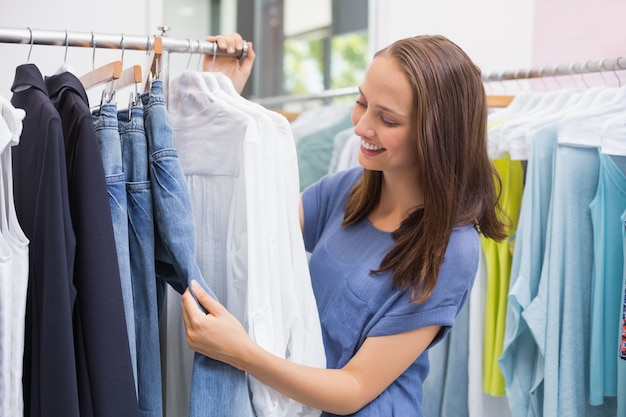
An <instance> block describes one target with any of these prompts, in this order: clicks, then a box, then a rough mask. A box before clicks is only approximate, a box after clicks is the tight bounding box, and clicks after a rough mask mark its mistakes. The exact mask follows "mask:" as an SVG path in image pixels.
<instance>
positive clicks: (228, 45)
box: [202, 32, 256, 94]
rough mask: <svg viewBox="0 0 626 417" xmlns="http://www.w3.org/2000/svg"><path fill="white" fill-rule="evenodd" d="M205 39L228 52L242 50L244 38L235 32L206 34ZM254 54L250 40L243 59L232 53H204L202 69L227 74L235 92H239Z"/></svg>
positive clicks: (252, 61)
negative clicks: (215, 34)
mask: <svg viewBox="0 0 626 417" xmlns="http://www.w3.org/2000/svg"><path fill="white" fill-rule="evenodd" d="M206 41H207V42H216V43H217V47H218V48H219V49H222V50H225V51H226V52H228V53H229V54H234V53H235V52H237V51H241V50H243V43H244V40H243V38H242V37H241V35H240V34H239V33H237V32H233V33H232V34H230V35H217V36H207V38H206ZM237 55H239V54H237ZM255 56H256V55H255V53H254V50H253V48H252V42H248V49H247V51H246V56H245V57H244V58H243V59H239V58H238V57H237V56H234V55H215V56H214V55H213V54H205V55H204V57H203V60H202V69H203V70H204V71H214V72H221V73H223V74H225V75H227V76H228V77H229V78H230V79H231V80H232V82H233V85H234V86H235V89H236V90H237V92H239V94H241V92H242V91H243V88H244V87H245V86H246V82H247V81H248V78H249V77H250V74H251V72H252V65H253V64H254V58H255Z"/></svg>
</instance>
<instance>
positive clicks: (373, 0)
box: [369, 0, 541, 73]
mask: <svg viewBox="0 0 626 417" xmlns="http://www.w3.org/2000/svg"><path fill="white" fill-rule="evenodd" d="M537 1H541V0H537ZM369 7H370V9H369V12H370V26H371V30H372V32H371V34H372V37H371V38H372V39H371V47H372V50H373V51H376V50H378V49H380V48H382V47H384V46H386V45H388V44H389V43H391V42H393V41H394V40H397V39H400V38H404V37H408V36H415V35H422V34H430V35H433V34H441V35H444V36H446V37H448V38H449V39H450V40H452V41H453V42H455V43H457V44H458V45H459V46H460V47H461V48H463V49H464V50H465V52H467V54H468V55H469V56H470V58H472V60H473V61H474V62H475V63H476V64H477V65H478V66H479V67H480V68H481V69H482V71H483V72H484V73H490V72H496V71H498V72H499V71H503V70H508V69H517V68H524V67H527V66H529V65H530V62H531V56H532V29H533V21H532V19H533V0H472V1H467V0H446V1H436V0H431V1H407V0H370V3H369Z"/></svg>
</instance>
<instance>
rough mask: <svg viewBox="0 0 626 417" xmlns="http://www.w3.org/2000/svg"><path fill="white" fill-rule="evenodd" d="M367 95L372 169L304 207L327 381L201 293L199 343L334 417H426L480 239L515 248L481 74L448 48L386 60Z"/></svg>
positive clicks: (187, 298) (401, 49) (357, 115)
mask: <svg viewBox="0 0 626 417" xmlns="http://www.w3.org/2000/svg"><path fill="white" fill-rule="evenodd" d="M359 91H360V94H359V98H358V99H357V101H356V103H355V104H354V109H353V111H352V122H353V123H354V132H355V133H356V135H358V137H359V138H360V141H361V149H360V152H359V161H360V162H361V164H362V167H357V168H353V169H348V170H344V171H340V172H337V173H334V174H331V175H327V176H324V177H323V178H321V179H320V180H319V181H316V182H315V183H313V184H312V185H310V186H308V187H307V188H306V189H305V190H304V191H303V193H302V195H301V202H300V226H301V228H302V232H303V237H304V244H305V248H306V250H307V251H309V252H310V253H311V257H310V261H309V268H310V275H311V284H312V288H313V291H314V293H315V299H316V302H317V308H318V313H319V319H320V323H321V330H322V335H323V342H324V350H325V354H326V368H320V367H315V366H307V365H303V364H300V363H296V362H294V361H290V360H288V359H286V358H284V357H281V356H280V355H276V354H274V353H272V352H271V351H269V350H266V349H265V348H263V347H261V346H260V345H259V344H257V342H256V341H254V340H253V338H252V337H250V336H249V335H248V333H247V331H246V329H245V328H244V326H243V325H242V324H241V323H240V322H239V321H238V320H237V319H236V318H235V316H234V315H233V314H231V312H230V311H228V310H227V309H226V308H225V307H224V306H223V305H222V304H220V303H219V302H218V301H217V300H215V299H214V298H212V297H211V296H210V295H209V294H208V293H207V292H205V291H204V290H203V289H202V287H201V286H200V285H198V284H197V283H194V282H192V284H191V286H190V288H189V289H188V290H187V291H186V292H185V294H184V295H183V298H182V299H183V319H184V322H185V329H186V332H187V342H188V344H189V346H190V347H191V348H192V349H193V350H194V351H196V352H199V353H201V354H203V355H206V356H209V357H211V358H214V359H216V360H218V361H222V362H225V363H227V364H230V365H232V366H233V367H235V368H238V369H240V370H242V371H245V372H246V373H247V374H249V375H250V376H252V377H253V378H254V379H255V380H258V381H260V382H262V383H263V384H266V385H267V386H269V387H271V388H272V389H274V390H276V391H278V392H280V393H282V394H284V395H285V396H287V397H289V398H292V399H294V400H295V401H298V402H300V403H303V404H307V405H309V406H311V407H313V408H315V409H319V410H321V414H322V416H324V417H330V416H335V415H346V414H350V415H355V416H359V417H369V416H372V417H373V416H380V415H402V416H406V417H422V416H423V413H422V402H423V390H422V384H423V381H424V380H425V379H426V377H427V375H428V369H429V362H428V354H427V353H426V352H427V350H428V349H430V348H431V347H433V346H434V345H436V344H437V343H439V342H440V341H441V340H442V339H443V338H444V337H445V336H446V335H447V334H448V333H449V332H450V329H451V328H452V326H453V324H454V322H455V318H456V316H457V315H458V314H459V311H460V309H461V307H462V306H463V305H464V304H465V303H466V301H467V299H468V297H469V292H470V290H471V288H472V285H473V282H474V278H475V276H476V272H477V268H478V260H479V253H480V235H481V234H482V235H483V236H486V237H488V238H492V239H496V240H501V239H503V238H504V237H505V236H506V235H505V231H504V224H503V223H502V221H501V219H502V218H503V217H502V213H501V210H500V207H499V204H498V195H497V192H496V183H495V182H494V178H496V179H498V176H497V173H496V172H495V170H494V167H493V166H492V165H491V162H490V161H489V158H488V155H487V148H486V143H485V141H486V134H485V129H486V117H487V106H486V96H485V92H484V89H483V85H482V78H481V73H480V70H479V69H478V68H477V67H476V66H475V65H474V63H473V62H472V61H471V60H470V59H469V57H468V56H467V55H466V54H465V53H464V52H463V51H462V50H461V49H460V48H459V47H458V46H457V45H456V44H454V43H453V42H451V41H450V40H448V39H447V38H445V37H443V36H416V37H412V38H405V39H401V40H398V41H396V42H394V43H393V44H391V45H390V46H389V47H387V48H384V49H382V50H380V51H379V52H378V53H377V54H375V56H374V59H373V61H372V62H371V64H370V66H369V68H368V70H367V72H366V74H365V77H364V79H363V81H362V83H361V85H360V88H359ZM477 104H478V105H477ZM196 300H197V302H199V303H200V304H201V305H202V306H203V307H204V311H203V310H202V309H200V308H199V307H198V305H197V302H196ZM206 312H208V313H206Z"/></svg>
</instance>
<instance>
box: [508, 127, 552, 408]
mask: <svg viewBox="0 0 626 417" xmlns="http://www.w3.org/2000/svg"><path fill="white" fill-rule="evenodd" d="M556 142H557V124H556V123H553V124H551V125H548V126H545V127H543V128H541V129H539V130H537V131H536V132H534V134H533V135H532V139H531V147H530V155H529V158H528V164H527V167H526V182H525V184H524V194H523V196H522V205H521V209H520V217H519V221H518V227H517V232H516V233H515V245H514V250H513V261H512V264H511V280H510V284H509V285H510V289H509V296H508V304H507V312H506V326H505V333H504V344H503V347H502V355H501V356H500V359H499V361H498V363H499V365H500V370H501V371H502V376H503V377H504V381H505V387H506V396H507V400H508V403H509V408H510V411H511V416H512V417H536V416H540V415H541V413H540V412H539V411H538V410H540V409H541V408H542V407H543V404H542V403H541V402H539V403H538V402H537V401H536V400H537V399H539V400H541V401H542V397H541V396H539V397H538V396H537V395H536V393H535V395H533V396H532V397H531V394H530V393H531V391H532V390H533V384H534V381H535V375H534V374H535V370H536V360H537V344H536V342H535V339H534V338H533V336H532V334H531V333H530V331H529V330H528V325H527V323H526V320H525V319H524V316H523V312H524V310H526V308H527V307H528V306H529V304H530V303H531V301H532V300H533V298H534V297H535V296H536V294H537V291H538V287H539V279H540V276H541V268H542V266H543V259H544V251H545V247H546V229H547V222H548V208H549V205H550V198H551V194H552V166H553V163H554V150H555V148H556ZM537 389H541V387H537V388H536V389H535V390H537ZM531 402H532V404H531Z"/></svg>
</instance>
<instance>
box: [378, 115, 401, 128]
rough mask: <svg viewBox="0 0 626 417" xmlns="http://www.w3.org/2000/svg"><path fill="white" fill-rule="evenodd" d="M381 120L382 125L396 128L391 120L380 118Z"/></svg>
mask: <svg viewBox="0 0 626 417" xmlns="http://www.w3.org/2000/svg"><path fill="white" fill-rule="evenodd" d="M381 119H382V121H383V123H384V124H385V125H387V126H391V127H393V126H397V123H396V122H394V121H393V120H389V119H386V118H385V117H381Z"/></svg>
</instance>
